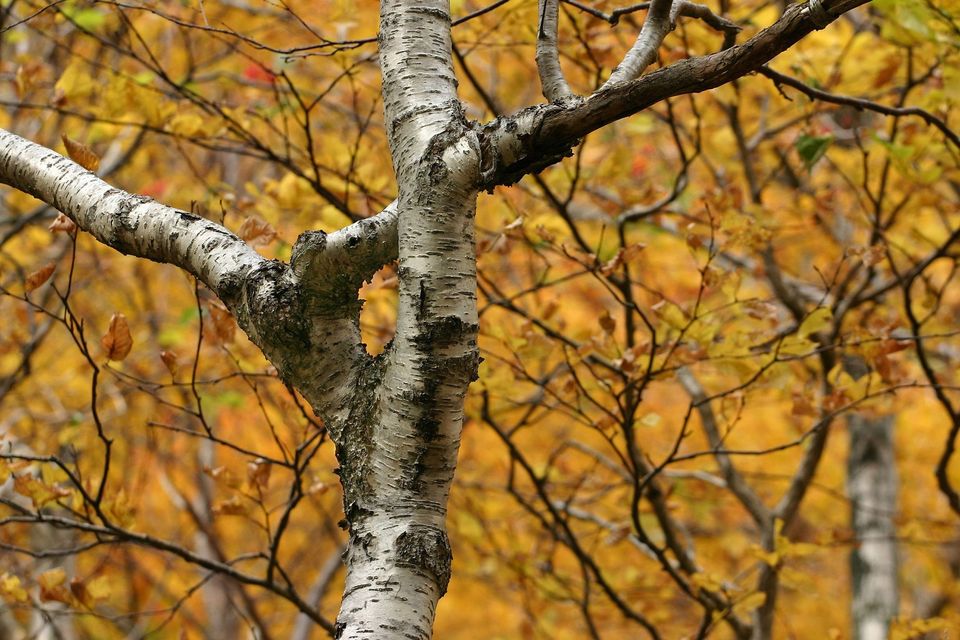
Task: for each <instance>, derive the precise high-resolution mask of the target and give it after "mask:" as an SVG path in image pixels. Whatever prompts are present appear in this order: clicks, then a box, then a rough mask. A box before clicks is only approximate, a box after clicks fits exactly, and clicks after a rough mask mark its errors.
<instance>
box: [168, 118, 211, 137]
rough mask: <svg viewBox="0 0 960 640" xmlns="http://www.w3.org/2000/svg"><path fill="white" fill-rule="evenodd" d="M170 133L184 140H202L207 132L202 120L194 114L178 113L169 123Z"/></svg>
mask: <svg viewBox="0 0 960 640" xmlns="http://www.w3.org/2000/svg"><path fill="white" fill-rule="evenodd" d="M169 128H170V131H172V132H174V133H175V134H177V135H178V136H183V137H184V138H203V137H206V135H207V131H206V127H205V126H204V122H203V118H201V117H200V116H198V115H197V114H195V113H180V114H177V115H176V116H174V117H173V120H171V121H170V127H169Z"/></svg>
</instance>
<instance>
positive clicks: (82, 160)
mask: <svg viewBox="0 0 960 640" xmlns="http://www.w3.org/2000/svg"><path fill="white" fill-rule="evenodd" d="M60 139H61V140H63V146H64V147H65V148H66V149H67V155H69V156H70V159H71V160H73V161H74V162H76V163H77V164H78V165H80V166H81V167H83V168H84V169H86V170H87V171H96V170H97V168H98V167H99V166H100V156H98V155H97V154H95V153H94V152H93V150H92V149H90V147H88V146H87V145H85V144H82V143H80V142H77V141H76V140H74V139H73V138H68V137H67V136H66V135H61V136H60Z"/></svg>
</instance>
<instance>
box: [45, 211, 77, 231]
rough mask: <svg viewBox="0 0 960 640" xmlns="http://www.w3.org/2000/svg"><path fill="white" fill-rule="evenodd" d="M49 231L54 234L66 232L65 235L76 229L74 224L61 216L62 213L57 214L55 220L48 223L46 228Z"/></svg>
mask: <svg viewBox="0 0 960 640" xmlns="http://www.w3.org/2000/svg"><path fill="white" fill-rule="evenodd" d="M47 229H49V230H50V231H53V232H54V233H56V232H57V231H66V232H67V233H73V232H74V231H76V229H77V225H76V223H75V222H74V221H73V220H71V219H70V218H68V217H67V216H65V215H63V214H62V213H58V214H57V219H56V220H54V221H53V222H51V223H50V226H49V227H47Z"/></svg>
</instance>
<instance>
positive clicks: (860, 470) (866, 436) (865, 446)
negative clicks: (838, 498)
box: [847, 414, 899, 640]
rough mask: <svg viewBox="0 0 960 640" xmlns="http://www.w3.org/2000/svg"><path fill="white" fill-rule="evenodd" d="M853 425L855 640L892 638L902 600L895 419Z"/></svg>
mask: <svg viewBox="0 0 960 640" xmlns="http://www.w3.org/2000/svg"><path fill="white" fill-rule="evenodd" d="M847 425H848V428H849V431H850V453H849V456H848V458H847V494H848V496H849V498H850V507H851V522H852V526H853V533H854V540H855V546H854V548H853V550H852V551H851V552H850V572H851V577H852V579H853V600H852V611H851V613H852V616H851V617H852V621H853V638H854V640H887V637H888V635H889V632H890V623H891V621H892V620H893V618H894V617H895V616H896V615H897V609H898V602H899V591H898V588H897V542H896V530H895V526H894V521H893V519H894V514H895V513H896V506H897V473H896V468H895V466H894V464H895V461H894V455H893V439H892V433H893V417H892V416H883V417H880V418H873V417H866V416H863V415H859V414H853V415H851V416H850V417H849V419H848V421H847Z"/></svg>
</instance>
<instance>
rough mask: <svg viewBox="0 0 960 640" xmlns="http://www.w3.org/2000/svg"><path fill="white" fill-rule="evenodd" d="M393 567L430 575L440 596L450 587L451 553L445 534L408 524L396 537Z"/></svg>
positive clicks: (429, 528)
mask: <svg viewBox="0 0 960 640" xmlns="http://www.w3.org/2000/svg"><path fill="white" fill-rule="evenodd" d="M396 553H397V566H400V567H407V568H410V569H415V570H418V571H426V572H429V573H432V574H433V575H434V577H435V578H436V580H437V587H438V588H439V589H440V595H441V596H442V595H443V594H445V593H446V592H447V585H449V584H450V565H451V564H452V562H453V552H452V551H451V550H450V540H449V539H448V538H447V534H446V533H445V532H444V531H443V530H441V529H438V528H436V527H431V526H425V525H411V527H410V528H409V529H407V530H406V531H404V532H403V533H401V534H400V535H399V536H397V546H396Z"/></svg>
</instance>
